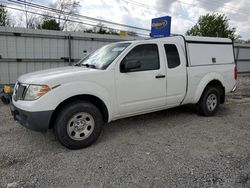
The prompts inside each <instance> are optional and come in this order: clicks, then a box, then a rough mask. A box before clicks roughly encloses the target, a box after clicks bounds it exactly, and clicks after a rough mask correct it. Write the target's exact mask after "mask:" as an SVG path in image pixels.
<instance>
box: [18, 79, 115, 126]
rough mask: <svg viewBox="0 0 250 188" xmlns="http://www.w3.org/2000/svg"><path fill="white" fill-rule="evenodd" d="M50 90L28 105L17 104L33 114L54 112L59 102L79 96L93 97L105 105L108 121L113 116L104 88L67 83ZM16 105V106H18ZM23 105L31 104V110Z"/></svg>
mask: <svg viewBox="0 0 250 188" xmlns="http://www.w3.org/2000/svg"><path fill="white" fill-rule="evenodd" d="M52 90H53V92H48V93H46V94H45V95H44V96H42V97H41V98H39V99H38V100H35V101H30V102H29V103H27V102H26V101H18V102H19V103H22V104H23V105H22V108H23V109H24V110H29V111H34V112H35V111H49V110H55V109H56V107H57V106H58V105H59V104H60V103H61V102H63V101H64V100H66V99H68V98H70V97H73V96H76V95H81V94H86V95H93V96H95V97H98V98H99V99H101V100H102V101H103V103H104V104H105V105H106V107H107V110H108V113H109V121H110V119H111V118H112V115H113V110H112V109H113V108H112V101H113V100H112V97H111V96H110V93H109V92H108V90H107V89H106V88H104V87H102V86H100V85H98V84H96V83H94V82H90V81H78V82H77V81H74V82H68V83H64V84H61V85H60V86H58V87H56V88H55V89H52ZM14 103H15V101H14ZM19 103H18V104H19ZM32 103H33V104H32ZM18 104H17V106H19V105H18ZM25 104H32V108H30V107H29V106H27V105H26V106H24V105H25Z"/></svg>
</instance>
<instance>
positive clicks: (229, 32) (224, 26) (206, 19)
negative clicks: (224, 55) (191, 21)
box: [186, 14, 240, 41]
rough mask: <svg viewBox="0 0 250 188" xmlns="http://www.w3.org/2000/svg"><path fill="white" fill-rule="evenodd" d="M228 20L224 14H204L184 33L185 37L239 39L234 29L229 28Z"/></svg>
mask: <svg viewBox="0 0 250 188" xmlns="http://www.w3.org/2000/svg"><path fill="white" fill-rule="evenodd" d="M228 21H229V19H228V18H227V17H226V16H225V15H224V14H206V15H205V16H200V18H199V20H198V22H197V23H196V24H195V25H194V26H193V27H192V28H191V29H190V30H188V31H187V32H186V35H192V36H207V37H222V38H230V39H232V40H233V41H235V40H236V39H239V37H240V36H238V35H236V33H235V32H236V29H235V28H230V26H229V23H228Z"/></svg>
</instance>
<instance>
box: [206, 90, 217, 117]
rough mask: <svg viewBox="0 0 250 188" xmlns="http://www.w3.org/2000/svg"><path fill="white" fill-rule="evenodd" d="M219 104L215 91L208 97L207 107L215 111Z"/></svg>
mask: <svg viewBox="0 0 250 188" xmlns="http://www.w3.org/2000/svg"><path fill="white" fill-rule="evenodd" d="M216 106H217V96H216V95H215V94H214V93H211V94H210V95H209V96H208V97H207V108H208V110H209V111H211V112H212V111H213V110H214V109H215V108H216Z"/></svg>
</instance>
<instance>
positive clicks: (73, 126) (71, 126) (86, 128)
mask: <svg viewBox="0 0 250 188" xmlns="http://www.w3.org/2000/svg"><path fill="white" fill-rule="evenodd" d="M94 127H95V121H94V118H93V117H92V116H91V115H90V114H89V113H86V112H80V113H77V114H75V115H74V116H73V117H72V118H71V119H70V120H69V121H68V123H67V133H68V135H69V137H70V138H71V139H73V140H77V141H81V140H84V139H86V138H88V137H89V136H90V135H91V133H92V132H93V130H94Z"/></svg>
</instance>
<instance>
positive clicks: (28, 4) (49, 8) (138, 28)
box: [8, 0, 150, 31]
mask: <svg viewBox="0 0 250 188" xmlns="http://www.w3.org/2000/svg"><path fill="white" fill-rule="evenodd" d="M8 1H9V2H12V3H16V4H22V5H25V4H26V5H27V6H30V7H35V8H39V9H43V10H48V11H53V12H59V11H60V10H58V9H55V8H51V7H47V6H44V5H39V4H36V3H31V2H25V1H22V0H18V1H14V0H8ZM61 12H62V13H65V14H66V15H70V16H77V17H82V18H85V19H88V20H92V21H97V22H102V23H106V24H110V25H117V26H120V27H126V28H132V29H136V30H143V31H150V30H149V29H145V28H140V27H136V26H131V25H126V24H120V23H116V22H111V21H107V20H103V19H97V18H93V17H89V16H84V15H81V14H76V13H70V12H66V11H61Z"/></svg>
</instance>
